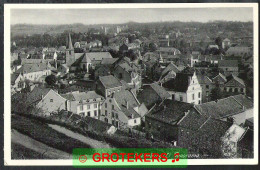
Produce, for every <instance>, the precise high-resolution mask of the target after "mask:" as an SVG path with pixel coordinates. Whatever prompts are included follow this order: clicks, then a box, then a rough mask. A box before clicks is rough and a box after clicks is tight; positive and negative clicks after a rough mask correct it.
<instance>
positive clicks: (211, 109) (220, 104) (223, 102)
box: [194, 95, 253, 118]
mask: <svg viewBox="0 0 260 170" xmlns="http://www.w3.org/2000/svg"><path fill="white" fill-rule="evenodd" d="M239 101H241V102H239ZM242 101H243V102H242ZM246 106H247V107H246ZM252 107H253V103H252V101H250V100H249V99H247V98H245V97H242V95H241V96H240V95H237V96H230V97H227V98H224V99H219V100H218V101H216V102H215V101H211V102H207V103H203V104H201V105H195V106H194V108H195V109H196V110H197V111H198V112H199V113H200V114H201V115H203V116H206V117H209V116H211V117H212V118H224V117H228V116H232V115H235V114H238V113H241V112H243V111H245V110H246V109H250V108H252Z"/></svg>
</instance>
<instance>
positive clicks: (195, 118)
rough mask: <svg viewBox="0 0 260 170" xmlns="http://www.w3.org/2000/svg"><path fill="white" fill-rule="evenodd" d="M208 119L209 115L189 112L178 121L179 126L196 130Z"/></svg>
mask: <svg viewBox="0 0 260 170" xmlns="http://www.w3.org/2000/svg"><path fill="white" fill-rule="evenodd" d="M207 120H208V117H206V116H202V115H200V114H197V113H193V112H189V113H187V114H186V115H185V116H184V117H183V118H182V119H181V120H180V121H179V122H178V126H180V127H183V128H185V129H190V130H194V131H195V130H198V129H199V128H200V127H201V126H202V125H203V123H205V122H206V121H207Z"/></svg>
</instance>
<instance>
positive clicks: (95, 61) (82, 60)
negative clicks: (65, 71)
mask: <svg viewBox="0 0 260 170" xmlns="http://www.w3.org/2000/svg"><path fill="white" fill-rule="evenodd" d="M105 58H113V57H112V56H111V55H110V53H109V52H90V53H85V54H83V55H82V56H81V57H79V58H78V59H77V60H76V61H75V62H74V63H73V64H72V65H71V66H72V67H74V69H73V70H76V69H77V68H81V69H82V70H86V71H87V72H89V71H90V69H91V68H92V69H93V68H95V67H96V66H99V65H100V64H101V62H102V60H103V59H105Z"/></svg>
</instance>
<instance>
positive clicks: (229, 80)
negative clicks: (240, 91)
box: [225, 74, 245, 87]
mask: <svg viewBox="0 0 260 170" xmlns="http://www.w3.org/2000/svg"><path fill="white" fill-rule="evenodd" d="M234 81H235V82H237V83H238V84H237V83H235V82H234ZM225 86H241V87H245V83H244V81H243V80H242V79H240V78H239V77H237V76H235V75H233V74H231V75H230V76H228V77H227V82H226V84H225Z"/></svg>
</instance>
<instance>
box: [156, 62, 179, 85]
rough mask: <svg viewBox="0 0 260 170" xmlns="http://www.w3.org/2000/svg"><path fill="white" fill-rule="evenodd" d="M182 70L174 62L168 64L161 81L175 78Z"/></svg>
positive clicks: (162, 73)
mask: <svg viewBox="0 0 260 170" xmlns="http://www.w3.org/2000/svg"><path fill="white" fill-rule="evenodd" d="M180 71H181V70H180V69H179V68H178V67H177V66H176V65H175V64H173V63H170V64H168V65H167V67H166V68H165V69H163V71H162V72H161V76H160V82H161V83H163V82H166V81H168V80H169V79H172V78H175V77H176V74H177V73H179V72H180Z"/></svg>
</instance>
